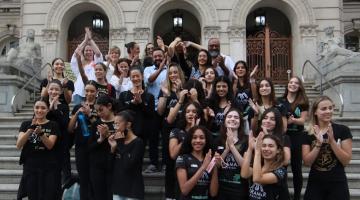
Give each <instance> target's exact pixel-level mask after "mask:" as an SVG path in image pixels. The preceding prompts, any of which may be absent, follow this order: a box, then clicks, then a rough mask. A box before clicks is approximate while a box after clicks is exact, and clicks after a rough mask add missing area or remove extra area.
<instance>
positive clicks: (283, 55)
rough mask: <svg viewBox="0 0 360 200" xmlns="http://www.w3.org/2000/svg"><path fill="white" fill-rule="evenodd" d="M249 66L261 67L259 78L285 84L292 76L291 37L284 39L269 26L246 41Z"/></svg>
mask: <svg viewBox="0 0 360 200" xmlns="http://www.w3.org/2000/svg"><path fill="white" fill-rule="evenodd" d="M246 51H247V62H248V65H249V66H251V67H253V66H255V65H258V66H259V73H258V77H260V78H262V77H267V78H271V79H272V80H273V82H274V83H277V84H285V83H286V82H287V81H288V76H289V75H290V76H291V74H292V56H291V55H292V52H291V37H283V36H281V35H280V34H279V33H277V32H275V31H272V30H271V29H270V28H269V27H268V26H265V27H264V30H262V31H259V32H257V33H255V34H254V35H250V36H248V37H247V39H246Z"/></svg>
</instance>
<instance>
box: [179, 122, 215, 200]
mask: <svg viewBox="0 0 360 200" xmlns="http://www.w3.org/2000/svg"><path fill="white" fill-rule="evenodd" d="M211 154H212V150H211V134H210V133H209V132H208V131H207V130H206V129H205V128H203V127H199V126H194V127H193V128H191V129H190V130H189V132H188V136H187V137H185V140H184V142H183V145H182V147H181V155H179V156H178V157H177V159H176V175H177V179H178V183H179V186H180V191H181V195H180V198H179V199H180V200H190V199H211V198H212V197H214V196H216V195H217V192H218V187H219V185H218V175H217V168H216V167H213V168H212V169H210V168H208V167H209V164H210V162H211V159H212V158H211Z"/></svg>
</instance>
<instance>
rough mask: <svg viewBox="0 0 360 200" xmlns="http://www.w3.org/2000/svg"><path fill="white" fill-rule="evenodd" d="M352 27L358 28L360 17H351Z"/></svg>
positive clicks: (359, 26) (359, 28)
mask: <svg viewBox="0 0 360 200" xmlns="http://www.w3.org/2000/svg"><path fill="white" fill-rule="evenodd" d="M351 21H352V23H353V28H354V29H355V30H360V18H356V19H352V20H351Z"/></svg>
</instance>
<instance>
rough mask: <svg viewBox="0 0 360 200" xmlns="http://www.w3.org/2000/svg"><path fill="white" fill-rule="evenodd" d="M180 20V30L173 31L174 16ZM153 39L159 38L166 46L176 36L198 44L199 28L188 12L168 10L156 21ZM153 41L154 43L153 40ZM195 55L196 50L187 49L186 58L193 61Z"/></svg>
mask: <svg viewBox="0 0 360 200" xmlns="http://www.w3.org/2000/svg"><path fill="white" fill-rule="evenodd" d="M177 15H178V16H180V17H181V18H182V28H181V29H180V30H175V29H174V19H173V17H174V16H177ZM153 30H154V37H156V36H161V37H162V38H163V40H164V43H165V44H166V45H169V44H170V43H171V42H172V41H173V40H174V39H175V37H176V36H180V37H181V38H182V40H183V41H192V42H195V43H197V44H200V41H201V28H200V23H199V21H198V19H197V18H196V17H195V16H194V15H193V14H191V13H190V12H188V11H186V10H182V9H173V10H169V11H167V12H165V13H163V14H162V15H160V17H159V18H158V19H157V20H156V22H155V25H154V29H153ZM154 41H156V40H155V39H154ZM195 55H196V50H195V49H192V48H189V49H188V58H189V59H190V60H193V59H194V58H195Z"/></svg>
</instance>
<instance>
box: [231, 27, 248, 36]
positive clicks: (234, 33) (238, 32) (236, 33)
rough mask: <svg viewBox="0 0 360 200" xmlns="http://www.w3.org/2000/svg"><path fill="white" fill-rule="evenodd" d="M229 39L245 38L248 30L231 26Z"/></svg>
mask: <svg viewBox="0 0 360 200" xmlns="http://www.w3.org/2000/svg"><path fill="white" fill-rule="evenodd" d="M228 32H229V38H230V39H231V38H244V37H245V35H246V29H245V28H244V27H237V26H230V27H229V28H228Z"/></svg>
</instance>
